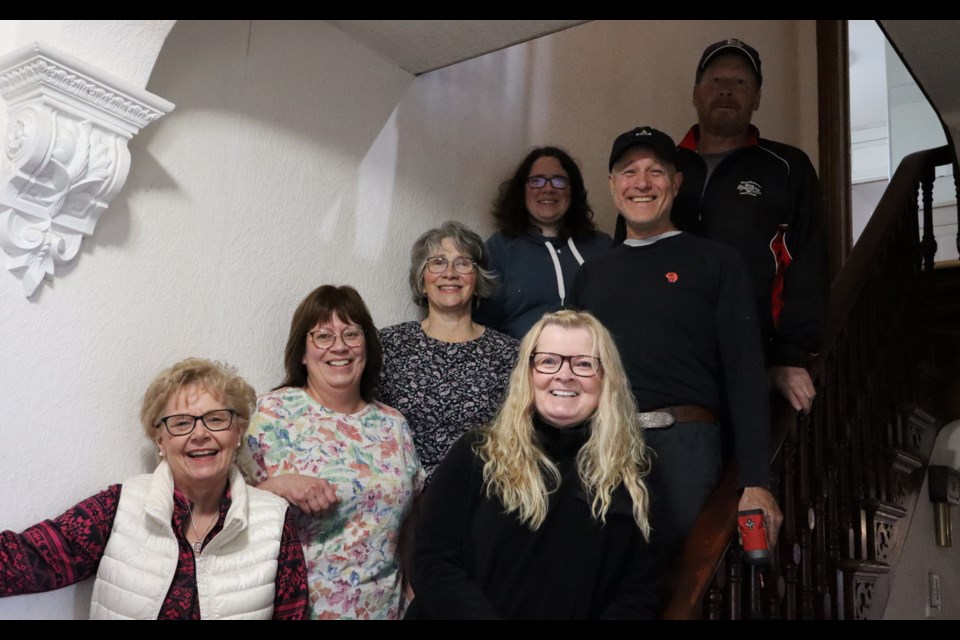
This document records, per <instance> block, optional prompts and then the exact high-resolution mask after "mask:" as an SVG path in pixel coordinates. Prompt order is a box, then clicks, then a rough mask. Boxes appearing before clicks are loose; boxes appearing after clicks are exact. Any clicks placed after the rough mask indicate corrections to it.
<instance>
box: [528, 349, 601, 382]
mask: <svg viewBox="0 0 960 640" xmlns="http://www.w3.org/2000/svg"><path fill="white" fill-rule="evenodd" d="M564 362H569V363H570V372H571V373H573V375H575V376H580V377H581V378H592V377H593V376H595V375H597V374H598V373H599V372H600V364H601V363H600V358H597V357H596V356H562V355H560V354H559V353H548V352H546V351H537V352H535V353H534V354H532V355H531V356H530V364H532V365H533V368H534V369H536V370H537V371H539V372H540V373H547V374H550V373H556V372H557V371H560V368H561V367H562V366H563V363H564Z"/></svg>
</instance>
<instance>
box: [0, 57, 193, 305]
mask: <svg viewBox="0 0 960 640" xmlns="http://www.w3.org/2000/svg"><path fill="white" fill-rule="evenodd" d="M0 96H2V97H3V98H4V100H5V101H6V107H7V123H8V124H7V130H6V135H5V136H4V140H3V153H2V154H0V249H2V250H3V251H4V253H6V255H7V262H6V267H7V270H8V271H10V272H11V273H13V274H14V275H15V276H16V277H18V278H20V280H21V283H22V286H23V293H24V295H25V296H27V297H30V296H31V295H33V294H34V292H35V291H36V290H37V288H38V287H39V286H40V285H41V284H42V283H43V281H44V279H47V280H52V279H53V278H54V276H55V275H56V267H57V266H58V265H63V264H66V263H68V262H70V261H72V260H73V259H74V258H76V256H77V254H78V252H79V251H80V243H81V241H82V240H83V238H84V237H86V236H90V235H92V234H93V232H94V228H95V227H96V224H97V220H98V219H99V217H100V214H102V213H103V211H104V210H105V209H106V208H107V207H108V206H109V205H110V202H111V201H112V200H113V198H114V197H115V196H116V195H117V194H118V193H119V192H120V190H121V189H122V188H123V185H124V183H125V182H126V179H127V174H128V172H129V169H130V152H129V150H128V149H127V143H128V142H129V141H130V139H132V138H133V136H134V135H136V134H137V133H138V132H139V131H140V129H141V128H143V127H145V126H146V125H148V124H150V123H151V122H154V121H155V120H157V119H158V118H160V117H161V116H163V115H165V114H166V113H168V112H170V111H171V110H172V109H173V107H174V105H173V104H172V103H170V102H168V101H166V100H164V99H163V98H160V97H158V96H155V95H153V94H151V93H149V92H147V91H145V90H143V89H138V88H136V87H133V86H132V85H129V84H127V83H126V82H124V81H123V80H120V79H119V78H116V77H113V76H111V75H109V74H107V73H105V72H103V71H100V70H98V69H96V68H94V67H92V66H91V65H89V64H87V63H85V62H83V61H81V60H79V59H77V58H74V57H73V56H70V55H68V54H65V53H63V52H59V51H56V50H54V49H53V48H52V47H50V46H49V45H46V44H41V43H39V42H34V43H32V44H30V45H28V46H26V47H24V48H22V49H19V50H17V51H14V52H13V53H10V54H8V55H6V56H3V57H2V58H0Z"/></svg>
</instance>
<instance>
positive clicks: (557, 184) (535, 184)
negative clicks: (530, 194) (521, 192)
mask: <svg viewBox="0 0 960 640" xmlns="http://www.w3.org/2000/svg"><path fill="white" fill-rule="evenodd" d="M548 182H549V183H550V184H551V185H553V188H554V189H566V188H567V187H569V186H570V178H565V177H563V176H550V177H549V178H548V177H547V176H530V177H529V178H527V185H528V186H529V187H531V188H533V189H542V188H543V186H544V185H545V184H547V183H548Z"/></svg>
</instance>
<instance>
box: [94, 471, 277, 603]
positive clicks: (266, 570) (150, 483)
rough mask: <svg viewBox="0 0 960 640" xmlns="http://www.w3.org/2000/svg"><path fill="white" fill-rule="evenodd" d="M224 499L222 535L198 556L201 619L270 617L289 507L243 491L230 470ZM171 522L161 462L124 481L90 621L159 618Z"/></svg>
mask: <svg viewBox="0 0 960 640" xmlns="http://www.w3.org/2000/svg"><path fill="white" fill-rule="evenodd" d="M230 495H231V504H230V508H229V509H228V510H227V516H226V519H225V520H224V524H223V529H222V530H221V531H220V533H218V534H217V535H216V537H214V538H213V539H212V540H211V541H210V542H209V543H208V544H207V546H206V547H204V549H203V552H202V553H201V554H200V555H199V556H197V558H196V563H197V564H196V567H197V591H198V593H199V600H200V617H201V618H202V619H204V620H212V619H218V618H240V619H246V618H252V619H256V618H263V619H270V618H271V617H272V616H273V602H274V583H275V581H276V576H277V558H278V556H279V553H280V538H281V536H282V533H283V522H284V516H285V514H286V511H287V502H286V501H285V500H283V499H282V498H279V497H277V496H275V495H273V494H272V493H268V492H266V491H260V490H259V489H255V488H253V487H248V486H247V485H246V483H245V482H244V481H243V477H242V476H241V475H240V472H239V471H238V470H237V469H236V467H234V468H232V469H231V470H230ZM172 516H173V475H172V474H171V473H170V467H169V466H168V465H167V463H166V462H165V461H163V462H161V463H160V465H159V466H158V467H157V469H156V471H154V472H153V474H145V475H141V476H136V477H134V478H131V479H129V480H127V481H126V482H124V483H123V488H122V489H121V491H120V502H119V504H118V505H117V515H116V518H115V519H114V521H113V529H112V530H111V533H110V539H109V540H108V541H107V547H106V549H105V550H104V554H103V558H102V559H101V560H100V567H99V569H98V570H97V579H96V582H95V583H94V585H93V598H92V600H91V603H90V618H91V619H95V620H96V619H118V618H119V619H123V618H132V619H141V620H143V619H148V620H155V619H156V618H157V616H158V615H159V613H160V607H161V606H162V605H163V600H164V598H165V597H166V595H167V592H168V591H169V590H170V584H171V583H172V582H173V576H174V573H175V572H176V570H177V557H178V554H179V547H178V544H177V539H176V537H175V536H174V533H173V528H172V526H171V524H170V521H171V519H172Z"/></svg>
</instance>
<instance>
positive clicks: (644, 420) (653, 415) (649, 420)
mask: <svg viewBox="0 0 960 640" xmlns="http://www.w3.org/2000/svg"><path fill="white" fill-rule="evenodd" d="M637 418H638V419H639V420H640V428H641V429H663V428H664V427H669V426H671V425H672V424H673V423H675V422H676V421H677V419H676V418H674V417H673V416H672V415H671V414H669V413H667V412H666V411H641V412H639V413H637Z"/></svg>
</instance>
